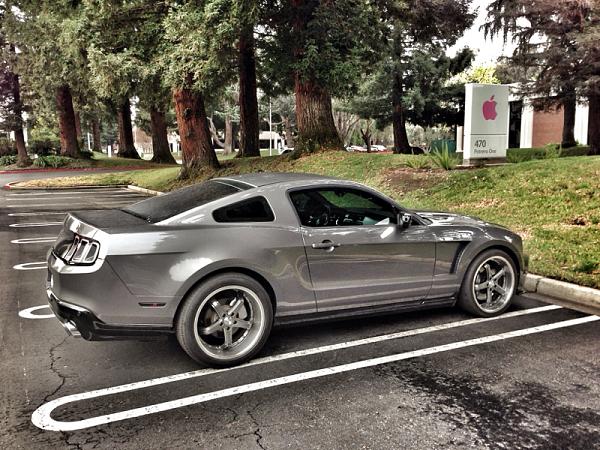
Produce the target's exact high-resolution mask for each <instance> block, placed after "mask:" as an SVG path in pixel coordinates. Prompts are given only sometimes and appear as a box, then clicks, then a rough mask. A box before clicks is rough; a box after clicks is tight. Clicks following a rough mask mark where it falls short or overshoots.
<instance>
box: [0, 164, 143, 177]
mask: <svg viewBox="0 0 600 450" xmlns="http://www.w3.org/2000/svg"><path fill="white" fill-rule="evenodd" d="M146 168H147V167H144V166H122V167H118V166H117V167H116V168H113V167H39V168H32V169H11V170H0V174H2V175H7V174H11V173H30V172H31V173H37V172H102V171H111V170H115V169H116V170H123V171H128V170H144V169H146Z"/></svg>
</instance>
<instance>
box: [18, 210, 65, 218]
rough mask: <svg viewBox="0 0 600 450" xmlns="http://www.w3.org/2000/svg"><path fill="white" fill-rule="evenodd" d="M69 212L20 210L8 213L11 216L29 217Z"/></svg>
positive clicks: (61, 214)
mask: <svg viewBox="0 0 600 450" xmlns="http://www.w3.org/2000/svg"><path fill="white" fill-rule="evenodd" d="M65 214H67V212H66V211H60V212H20V213H8V216H9V217H29V216H54V215H56V216H64V215H65Z"/></svg>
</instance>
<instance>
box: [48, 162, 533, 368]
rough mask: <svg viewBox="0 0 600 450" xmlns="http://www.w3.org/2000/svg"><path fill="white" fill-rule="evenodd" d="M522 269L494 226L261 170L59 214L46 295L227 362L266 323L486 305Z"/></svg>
mask: <svg viewBox="0 0 600 450" xmlns="http://www.w3.org/2000/svg"><path fill="white" fill-rule="evenodd" d="M523 270H524V264H523V257H522V243H521V238H520V237H519V236H518V235H516V234H515V233H513V232H511V231H509V230H507V229H506V228H504V227H501V226H499V225H494V224H489V223H486V222H484V221H482V220H479V219H477V218H472V217H465V216H459V215H456V214H449V213H438V212H417V211H410V210H408V209H406V208H404V207H403V206H401V205H400V204H398V203H396V202H394V201H393V200H392V199H390V198H388V197H386V196H385V195H383V194H381V193H379V192H377V191H375V190H373V189H370V188H368V187H366V186H363V185H360V184H358V183H354V182H351V181H345V180H340V179H335V178H328V177H323V176H317V175H310V174H291V173H257V174H246V175H240V176H234V177H228V178H215V179H213V180H210V181H207V182H204V183H200V184H197V185H193V186H190V187H187V188H184V189H180V190H178V191H174V192H172V193H169V194H166V195H162V196H158V197H154V198H150V199H147V200H143V201H141V202H139V203H136V204H134V205H131V206H129V207H127V208H123V209H114V210H108V211H106V210H102V211H81V212H77V213H70V214H68V216H67V218H66V220H65V223H64V228H63V230H62V231H61V233H60V235H59V236H58V238H57V240H56V242H55V243H54V246H53V248H52V250H51V251H50V253H49V255H48V278H47V292H48V298H49V303H50V305H51V307H52V309H53V311H54V313H55V315H56V317H57V318H58V319H59V320H60V321H61V323H62V324H63V326H64V327H65V329H66V330H67V331H68V332H69V333H70V334H73V335H76V336H81V337H83V338H85V339H88V340H108V339H121V338H140V337H148V336H153V335H161V334H175V335H176V337H177V339H178V341H179V343H180V344H181V346H182V348H183V349H184V350H185V351H186V352H187V353H188V354H189V355H190V356H191V357H192V358H193V359H195V360H196V361H198V362H199V363H204V364H209V365H213V366H229V365H234V364H239V363H241V362H243V361H246V360H248V359H250V358H252V357H253V356H254V355H255V354H256V353H257V352H259V351H260V349H261V348H262V347H263V345H264V344H265V342H266V340H267V338H268V336H269V333H270V331H271V328H272V327H273V325H274V324H286V323H292V322H307V321H314V320H326V319H333V318H340V317H357V316H361V315H366V314H392V313H396V312H398V311H408V310H414V309H425V308H433V307H441V306H451V305H454V304H458V305H459V306H461V307H462V308H464V309H465V310H467V311H469V312H470V313H472V314H475V315H478V316H483V317H491V316H496V315H499V314H501V313H502V312H504V311H505V310H506V309H507V308H508V307H509V305H510V302H511V299H512V297H513V295H514V294H515V292H516V290H517V287H518V283H519V280H520V274H521V272H522V271H523Z"/></svg>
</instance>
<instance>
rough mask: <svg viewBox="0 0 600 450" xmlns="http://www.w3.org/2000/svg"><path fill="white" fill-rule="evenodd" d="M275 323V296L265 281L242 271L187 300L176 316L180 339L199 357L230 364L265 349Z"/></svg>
mask: <svg viewBox="0 0 600 450" xmlns="http://www.w3.org/2000/svg"><path fill="white" fill-rule="evenodd" d="M272 322H273V309H272V305H271V300H270V298H269V296H268V294H267V292H266V291H265V289H264V288H263V287H262V285H261V284H260V283H258V282H257V281H256V280H254V279H253V278H250V277H248V276H246V275H242V274H237V273H231V274H222V275H218V276H216V277H214V278H211V279H209V280H207V281H206V282H205V283H203V284H202V285H201V286H199V287H198V288H196V289H195V290H194V291H192V292H191V293H190V295H189V296H188V298H187V299H186V300H185V303H184V304H183V306H182V308H181V311H180V312H179V314H178V316H177V321H176V331H177V339H178V341H179V343H180V344H181V346H182V347H183V349H184V350H185V351H186V352H187V353H188V354H189V355H190V356H191V357H192V358H194V359H195V360H196V361H198V362H201V363H206V364H209V365H213V366H231V365H235V364H240V363H242V362H244V361H246V360H248V359H250V358H251V357H252V356H254V355H255V354H256V353H257V352H258V351H260V349H261V348H262V347H263V345H264V343H265V342H266V340H267V338H268V336H269V333H270V331H271V326H272Z"/></svg>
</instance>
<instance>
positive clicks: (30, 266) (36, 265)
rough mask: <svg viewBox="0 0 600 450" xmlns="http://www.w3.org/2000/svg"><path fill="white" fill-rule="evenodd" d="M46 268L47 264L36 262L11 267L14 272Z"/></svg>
mask: <svg viewBox="0 0 600 450" xmlns="http://www.w3.org/2000/svg"><path fill="white" fill-rule="evenodd" d="M47 267H48V263H47V262H46V261H36V262H28V263H23V264H17V265H16V266H13V269H15V270H39V269H46V268H47Z"/></svg>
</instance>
